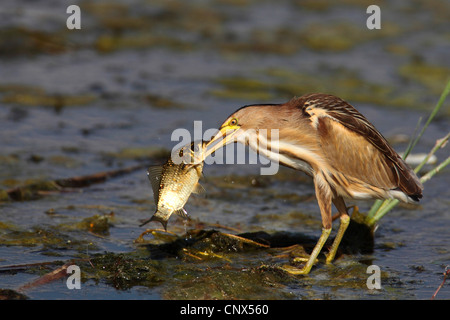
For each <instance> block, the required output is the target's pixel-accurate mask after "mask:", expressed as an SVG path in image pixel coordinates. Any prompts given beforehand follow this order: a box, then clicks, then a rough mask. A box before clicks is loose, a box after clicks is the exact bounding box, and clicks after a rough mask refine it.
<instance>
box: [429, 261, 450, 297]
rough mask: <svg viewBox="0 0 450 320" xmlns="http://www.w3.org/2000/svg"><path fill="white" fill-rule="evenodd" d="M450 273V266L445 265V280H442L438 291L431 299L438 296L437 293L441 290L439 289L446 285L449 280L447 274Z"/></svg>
mask: <svg viewBox="0 0 450 320" xmlns="http://www.w3.org/2000/svg"><path fill="white" fill-rule="evenodd" d="M449 274H450V269H449V268H448V266H446V267H445V270H444V280H442V283H441V284H440V286H439V287H438V288H437V289H436V291H435V292H434V294H433V296H432V297H431V300H433V299H434V298H436V295H437V293H438V292H439V290H441V288H442V287H443V286H444V283H445V280H447V276H448V275H449Z"/></svg>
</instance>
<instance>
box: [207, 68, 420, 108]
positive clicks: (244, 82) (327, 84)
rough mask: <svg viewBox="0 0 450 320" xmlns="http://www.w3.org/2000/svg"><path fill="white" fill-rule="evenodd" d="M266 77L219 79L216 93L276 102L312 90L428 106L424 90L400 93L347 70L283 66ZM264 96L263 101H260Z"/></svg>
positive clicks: (352, 98)
mask: <svg viewBox="0 0 450 320" xmlns="http://www.w3.org/2000/svg"><path fill="white" fill-rule="evenodd" d="M262 73H263V74H265V75H266V76H268V78H266V80H254V79H248V78H245V77H230V78H222V79H220V80H218V83H219V84H220V85H221V86H222V88H221V89H215V90H212V91H211V92H210V93H211V94H212V95H214V96H217V97H220V98H224V99H239V100H241V99H246V100H251V101H253V102H255V101H258V102H266V101H268V102H273V101H272V100H275V99H290V98H292V97H294V96H301V95H303V94H306V93H310V92H325V93H329V94H334V95H337V96H339V97H342V98H344V99H346V100H347V101H352V102H357V103H358V102H359V103H371V104H375V105H378V106H380V107H398V108H408V109H418V110H424V109H425V108H427V106H426V105H425V104H423V103H421V101H423V96H422V95H421V93H420V92H416V91H414V92H400V91H398V90H395V89H394V88H393V87H390V86H386V85H383V84H378V83H371V82H368V81H365V80H362V79H361V78H360V77H358V76H357V75H356V74H354V73H352V72H349V71H347V70H335V71H334V72H332V73H330V72H322V73H320V74H314V75H312V74H308V73H305V72H295V71H292V70H285V69H282V68H270V69H267V70H265V71H264V72H262ZM257 99H261V100H257Z"/></svg>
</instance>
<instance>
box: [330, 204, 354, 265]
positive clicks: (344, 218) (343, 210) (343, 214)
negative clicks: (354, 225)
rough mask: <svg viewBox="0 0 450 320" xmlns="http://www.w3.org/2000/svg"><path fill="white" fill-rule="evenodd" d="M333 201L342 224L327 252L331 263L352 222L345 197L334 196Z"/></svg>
mask: <svg viewBox="0 0 450 320" xmlns="http://www.w3.org/2000/svg"><path fill="white" fill-rule="evenodd" d="M333 203H334V205H335V206H336V208H337V209H338V211H339V214H340V220H341V224H340V225H339V230H338V232H337V235H336V237H335V238H334V241H333V244H332V245H331V248H330V251H329V252H328V254H327V260H326V262H327V263H331V262H332V261H333V260H334V257H335V256H336V252H337V249H338V247H339V244H340V243H341V240H342V237H343V236H344V233H345V230H347V227H348V225H349V223H350V216H349V215H348V212H347V207H346V205H345V202H344V199H343V198H342V197H337V198H334V199H333Z"/></svg>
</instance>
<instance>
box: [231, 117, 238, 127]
mask: <svg viewBox="0 0 450 320" xmlns="http://www.w3.org/2000/svg"><path fill="white" fill-rule="evenodd" d="M235 125H237V119H236V118H233V119H231V121H230V126H235Z"/></svg>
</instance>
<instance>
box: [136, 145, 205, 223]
mask: <svg viewBox="0 0 450 320" xmlns="http://www.w3.org/2000/svg"><path fill="white" fill-rule="evenodd" d="M205 147H206V141H203V140H202V141H200V142H192V143H191V144H190V145H189V144H188V145H186V146H184V147H182V148H180V149H178V150H176V151H175V152H172V155H171V157H169V159H168V160H167V162H166V163H165V164H164V165H162V166H150V167H149V168H148V170H147V176H148V178H149V180H150V183H151V186H152V189H153V197H154V199H155V204H156V211H155V213H154V214H153V216H152V217H151V218H150V219H148V220H146V221H144V222H143V223H142V224H141V225H140V226H141V227H142V226H143V225H145V224H147V223H149V222H150V221H159V222H160V223H161V224H162V225H163V227H164V230H166V231H167V222H168V221H169V218H170V216H171V215H172V214H173V213H175V214H177V215H178V216H180V217H182V218H184V219H189V215H188V213H187V212H186V210H185V209H184V205H185V204H186V202H187V201H188V199H189V197H190V195H191V194H192V193H196V194H205V192H206V191H205V188H203V186H202V185H201V184H200V183H199V179H200V178H201V177H202V176H203V161H197V160H196V159H198V158H199V157H198V152H202V153H203V152H204V151H205ZM174 156H178V157H176V158H174ZM181 159H182V160H181Z"/></svg>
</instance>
